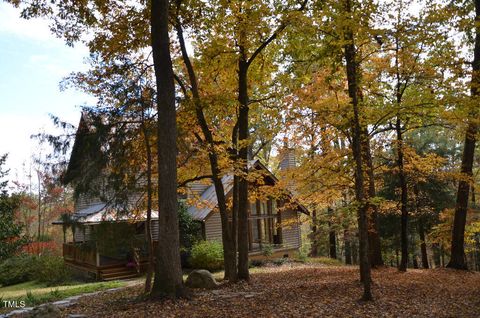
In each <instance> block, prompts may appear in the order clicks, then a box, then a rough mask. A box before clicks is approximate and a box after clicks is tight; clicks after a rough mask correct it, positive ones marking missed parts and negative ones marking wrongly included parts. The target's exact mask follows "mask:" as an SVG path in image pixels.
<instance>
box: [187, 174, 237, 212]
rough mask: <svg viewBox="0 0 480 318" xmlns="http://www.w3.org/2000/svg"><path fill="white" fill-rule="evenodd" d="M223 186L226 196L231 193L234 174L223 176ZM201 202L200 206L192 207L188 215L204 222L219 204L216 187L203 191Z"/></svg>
mask: <svg viewBox="0 0 480 318" xmlns="http://www.w3.org/2000/svg"><path fill="white" fill-rule="evenodd" d="M222 184H223V188H224V189H225V194H227V193H229V192H230V191H231V190H232V188H233V174H230V175H225V176H223V178H222ZM199 200H200V202H199V205H200V206H196V205H192V206H190V207H189V208H188V213H189V214H190V215H191V216H192V218H193V219H194V220H199V221H203V220H205V218H206V217H207V216H208V215H209V214H210V212H212V210H213V209H214V208H215V207H216V206H217V204H218V199H217V193H216V191H215V186H214V185H211V186H210V187H208V188H207V189H206V190H205V191H203V193H202V195H201V196H200V198H199Z"/></svg>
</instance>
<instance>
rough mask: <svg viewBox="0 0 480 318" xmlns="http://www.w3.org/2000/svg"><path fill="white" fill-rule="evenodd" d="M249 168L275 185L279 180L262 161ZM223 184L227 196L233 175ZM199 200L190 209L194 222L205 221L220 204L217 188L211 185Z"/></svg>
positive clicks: (226, 176) (302, 207) (300, 206)
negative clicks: (261, 171) (260, 172)
mask: <svg viewBox="0 0 480 318" xmlns="http://www.w3.org/2000/svg"><path fill="white" fill-rule="evenodd" d="M248 166H249V167H248V168H249V169H259V170H263V171H264V172H265V173H266V175H267V176H268V177H270V178H271V179H272V181H273V182H274V183H276V182H278V178H277V177H276V176H275V175H274V174H273V173H272V172H271V171H270V170H269V169H268V168H267V167H266V166H265V165H264V164H263V163H261V162H260V160H258V159H257V160H252V161H250V162H249V164H248ZM222 184H223V187H224V189H225V194H228V193H229V192H230V191H231V190H232V188H233V174H229V175H225V176H223V177H222ZM288 196H289V197H290V198H291V197H292V194H291V193H289V194H288ZM199 200H200V202H199V204H198V205H193V206H190V207H189V208H188V213H189V214H190V215H191V216H192V217H193V219H194V220H197V221H203V220H205V219H206V218H207V216H208V215H209V214H210V213H211V212H212V211H213V209H215V207H216V206H217V204H218V199H217V193H216V192H215V186H214V185H211V186H210V187H208V188H207V189H206V190H205V191H204V192H202V194H201V196H200V198H199ZM296 205H297V206H298V209H299V210H300V211H301V212H303V213H305V214H309V213H308V210H307V209H306V208H305V207H304V206H303V205H301V204H300V203H298V202H297V203H296Z"/></svg>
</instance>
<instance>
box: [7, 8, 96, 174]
mask: <svg viewBox="0 0 480 318" xmlns="http://www.w3.org/2000/svg"><path fill="white" fill-rule="evenodd" d="M19 13H20V12H19V10H18V9H15V8H14V7H13V6H11V5H10V4H7V3H4V2H0V155H1V154H4V153H8V154H9V155H8V160H7V163H6V166H7V168H9V169H10V175H9V179H15V178H16V177H17V176H18V178H19V179H21V180H24V178H25V176H24V173H23V170H24V169H23V168H22V166H23V165H24V164H25V166H26V167H29V166H30V162H31V158H32V155H38V154H39V153H41V152H45V151H46V150H41V149H40V147H39V145H38V142H37V141H36V140H32V139H31V138H30V136H31V135H32V134H37V133H39V132H41V131H46V132H53V131H54V128H53V125H52V123H51V120H50V117H49V114H53V115H55V116H58V117H60V118H61V119H62V120H65V121H68V122H70V123H72V124H75V125H76V124H78V121H79V119H80V107H79V106H82V105H86V104H88V105H91V104H92V103H93V102H94V99H93V98H92V97H90V96H88V95H86V94H84V93H82V92H79V91H76V90H74V89H68V90H66V91H60V87H59V83H60V81H61V80H62V79H63V78H64V77H65V76H67V75H68V74H69V73H71V72H74V71H81V70H85V69H87V65H86V64H85V63H84V60H85V58H86V57H87V56H88V50H87V48H86V47H85V46H83V45H76V46H75V47H73V48H72V47H68V46H66V45H65V44H64V42H63V40H61V39H58V38H56V37H55V36H54V35H52V34H51V33H50V30H49V27H48V21H46V20H41V19H31V20H24V19H21V18H20V17H19ZM27 170H29V169H28V168H27Z"/></svg>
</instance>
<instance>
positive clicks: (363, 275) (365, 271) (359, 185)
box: [344, 0, 373, 300]
mask: <svg viewBox="0 0 480 318" xmlns="http://www.w3.org/2000/svg"><path fill="white" fill-rule="evenodd" d="M344 5H345V7H344V9H345V12H346V13H347V14H348V15H349V18H348V19H349V20H350V22H351V14H352V4H351V2H350V0H345V3H344ZM344 37H345V42H346V44H345V46H344V49H345V61H346V73H347V81H348V95H349V97H350V102H351V105H352V108H353V118H352V121H351V124H352V127H351V130H352V146H351V147H352V152H353V158H354V160H355V199H356V201H357V203H358V211H357V213H358V233H359V245H360V248H359V251H360V253H359V254H360V279H361V281H362V282H363V296H362V299H363V300H372V299H373V298H372V293H371V273H370V262H369V259H368V225H367V201H368V198H367V197H366V193H365V180H364V171H363V158H362V157H363V155H362V139H363V138H366V136H363V133H362V129H361V125H360V114H359V99H358V91H359V88H358V74H357V72H358V67H357V61H356V48H355V42H354V36H353V31H352V29H351V27H349V26H348V23H347V26H346V27H345V32H344Z"/></svg>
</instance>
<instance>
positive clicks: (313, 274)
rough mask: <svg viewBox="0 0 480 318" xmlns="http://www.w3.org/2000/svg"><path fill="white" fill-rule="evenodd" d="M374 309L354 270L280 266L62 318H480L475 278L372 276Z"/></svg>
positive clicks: (437, 273) (104, 301)
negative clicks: (178, 296)
mask: <svg viewBox="0 0 480 318" xmlns="http://www.w3.org/2000/svg"><path fill="white" fill-rule="evenodd" d="M372 288H373V295H374V298H375V300H374V301H373V302H360V301H359V300H358V299H359V298H360V296H361V292H362V286H361V285H360V283H359V281H358V268H356V267H341V266H340V267H334V266H321V265H284V266H281V267H272V268H265V269H261V270H260V271H259V272H257V273H254V274H253V275H252V277H251V281H250V283H238V284H235V285H224V286H223V287H222V288H220V289H218V290H212V291H205V290H195V291H193V295H192V299H190V300H185V299H183V300H178V301H171V300H164V301H145V300H139V298H138V295H139V294H140V293H141V292H142V287H141V286H136V287H130V288H126V289H124V290H121V291H118V292H115V293H104V294H100V295H97V296H94V297H84V298H82V299H81V300H80V301H79V302H78V303H77V304H75V305H73V306H71V307H69V308H66V309H63V312H62V314H63V315H64V316H65V317H68V316H69V315H70V314H84V315H86V316H87V317H128V318H133V317H188V318H193V317H480V273H475V272H465V271H455V270H449V269H431V270H409V271H408V272H407V273H401V272H399V271H397V270H396V269H393V268H382V269H377V270H374V271H373V286H372Z"/></svg>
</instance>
